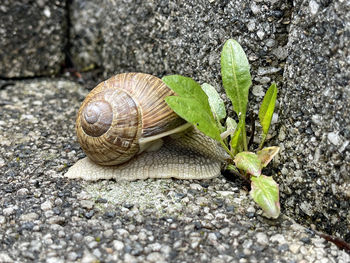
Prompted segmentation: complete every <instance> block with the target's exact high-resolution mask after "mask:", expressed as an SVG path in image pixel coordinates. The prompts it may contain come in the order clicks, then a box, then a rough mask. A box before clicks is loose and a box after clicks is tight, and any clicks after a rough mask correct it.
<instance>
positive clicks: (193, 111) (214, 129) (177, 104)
mask: <svg viewBox="0 0 350 263" xmlns="http://www.w3.org/2000/svg"><path fill="white" fill-rule="evenodd" d="M165 101H166V103H168V105H169V106H170V108H172V109H173V110H174V111H175V112H176V114H178V115H179V116H180V117H181V118H183V119H185V120H186V121H187V122H189V123H192V124H193V125H194V126H196V127H197V128H198V129H199V130H200V131H201V132H203V133H204V134H205V135H207V136H209V137H211V138H213V139H214V140H217V141H221V137H220V130H219V128H218V126H217V125H216V122H215V120H214V117H213V114H212V112H211V111H210V110H207V109H205V108H204V107H203V104H202V103H201V102H200V101H198V100H196V99H193V98H184V97H178V96H169V97H167V98H165Z"/></svg>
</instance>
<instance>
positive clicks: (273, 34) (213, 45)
mask: <svg viewBox="0 0 350 263" xmlns="http://www.w3.org/2000/svg"><path fill="white" fill-rule="evenodd" d="M105 3H106V7H109V8H107V10H106V15H105V25H104V26H103V38H104V45H103V66H104V68H105V75H106V77H107V76H110V75H112V74H113V73H116V72H123V71H140V72H146V73H151V74H154V75H156V76H159V77H162V76H163V75H168V74H181V75H186V76H190V77H192V78H194V79H195V80H197V81H199V82H201V83H203V82H208V83H212V84H213V85H215V86H216V88H217V89H218V90H222V87H221V79H220V52H221V49H222V46H223V44H224V42H225V41H226V40H227V39H229V38H235V39H236V40H237V41H239V43H240V44H241V45H242V46H243V48H244V50H245V51H246V53H247V55H248V57H249V62H250V63H251V64H252V68H253V71H252V73H253V77H254V80H255V82H254V87H253V88H252V89H253V90H254V95H253V96H252V97H251V98H252V99H256V98H258V101H260V100H261V96H262V93H263V91H264V90H266V89H267V87H268V85H269V84H270V82H271V81H272V80H273V81H278V80H281V79H282V73H283V66H284V61H285V59H286V56H287V53H286V49H285V45H286V44H287V37H288V36H287V32H288V30H287V26H288V24H289V17H290V15H291V11H292V8H291V3H290V2H288V1H265V2H261V1H243V0H240V1H208V0H195V1H177V2H175V1H161V0H156V1H135V2H132V3H131V2H130V1H105ZM251 105H252V106H253V105H255V103H251Z"/></svg>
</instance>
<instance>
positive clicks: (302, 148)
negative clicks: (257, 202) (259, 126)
mask: <svg viewBox="0 0 350 263" xmlns="http://www.w3.org/2000/svg"><path fill="white" fill-rule="evenodd" d="M294 8H295V9H294V13H293V14H294V15H293V18H292V25H291V28H290V34H289V42H288V52H289V56H288V59H287V64H286V68H285V74H284V87H283V89H282V90H281V93H280V97H281V105H282V106H281V113H282V114H281V119H280V124H281V128H280V131H279V134H278V138H279V140H280V142H281V143H280V146H281V147H282V149H281V155H280V168H281V172H282V173H281V175H280V176H279V177H276V179H277V180H278V181H279V183H280V187H281V192H282V193H281V197H282V204H283V206H284V211H285V212H286V213H287V214H288V215H290V216H293V217H294V218H297V219H298V221H299V222H302V223H304V224H309V225H316V228H317V229H322V230H324V231H326V232H328V233H331V234H333V235H336V236H340V237H342V238H345V239H346V240H347V242H350V144H349V142H350V31H349V30H350V4H349V1H334V2H330V1H321V2H316V1H296V3H295V7H294Z"/></svg>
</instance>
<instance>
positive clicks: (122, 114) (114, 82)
mask: <svg viewBox="0 0 350 263" xmlns="http://www.w3.org/2000/svg"><path fill="white" fill-rule="evenodd" d="M172 95H175V93H174V92H173V91H172V90H171V89H170V88H169V87H167V86H166V85H165V84H164V83H163V82H162V81H161V80H160V79H159V78H157V77H154V76H152V75H148V74H144V73H123V74H118V75H115V76H113V77H112V78H110V79H108V80H106V81H104V82H101V83H100V84H99V85H97V86H96V87H95V88H94V89H93V90H92V91H91V92H90V93H89V94H88V95H87V97H86V98H85V100H84V101H83V103H82V105H81V107H80V109H79V112H78V115H77V121H76V132H77V137H78V141H79V143H80V145H81V147H82V149H83V150H84V152H85V153H86V155H87V156H88V157H87V158H85V159H82V160H79V161H78V162H77V163H76V164H75V165H73V166H72V167H71V168H70V169H69V170H68V172H67V173H66V175H65V176H67V177H69V178H83V179H86V180H98V179H111V178H113V179H117V180H118V179H121V180H136V179H146V178H170V177H174V178H180V179H203V178H212V177H215V176H217V175H219V174H220V166H221V162H222V161H223V160H224V159H225V158H226V157H227V155H226V153H225V151H224V150H223V149H222V148H221V147H220V146H218V144H217V142H216V141H214V140H212V139H211V138H209V137H207V136H205V135H203V134H202V133H201V132H200V131H198V130H197V129H196V128H194V127H193V126H192V125H191V124H189V123H186V121H184V120H183V119H181V118H180V117H179V116H178V115H176V113H175V112H174V111H172V110H171V109H170V107H169V106H168V105H167V104H166V102H165V100H164V99H165V98H166V97H167V96H172Z"/></svg>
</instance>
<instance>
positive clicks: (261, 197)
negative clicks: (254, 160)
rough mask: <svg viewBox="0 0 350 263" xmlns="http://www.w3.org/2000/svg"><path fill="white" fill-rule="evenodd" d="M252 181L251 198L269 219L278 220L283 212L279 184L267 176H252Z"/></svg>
mask: <svg viewBox="0 0 350 263" xmlns="http://www.w3.org/2000/svg"><path fill="white" fill-rule="evenodd" d="M251 180H252V182H251V190H250V196H251V197H252V198H253V199H254V201H255V202H256V203H257V204H258V205H259V206H260V207H261V208H262V209H263V210H264V212H265V214H266V215H267V216H268V217H272V218H277V217H278V216H279V215H280V211H281V207H280V202H279V189H278V184H277V183H276V182H275V181H274V180H273V178H272V177H268V176H266V175H261V176H259V177H255V176H252V178H251Z"/></svg>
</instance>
